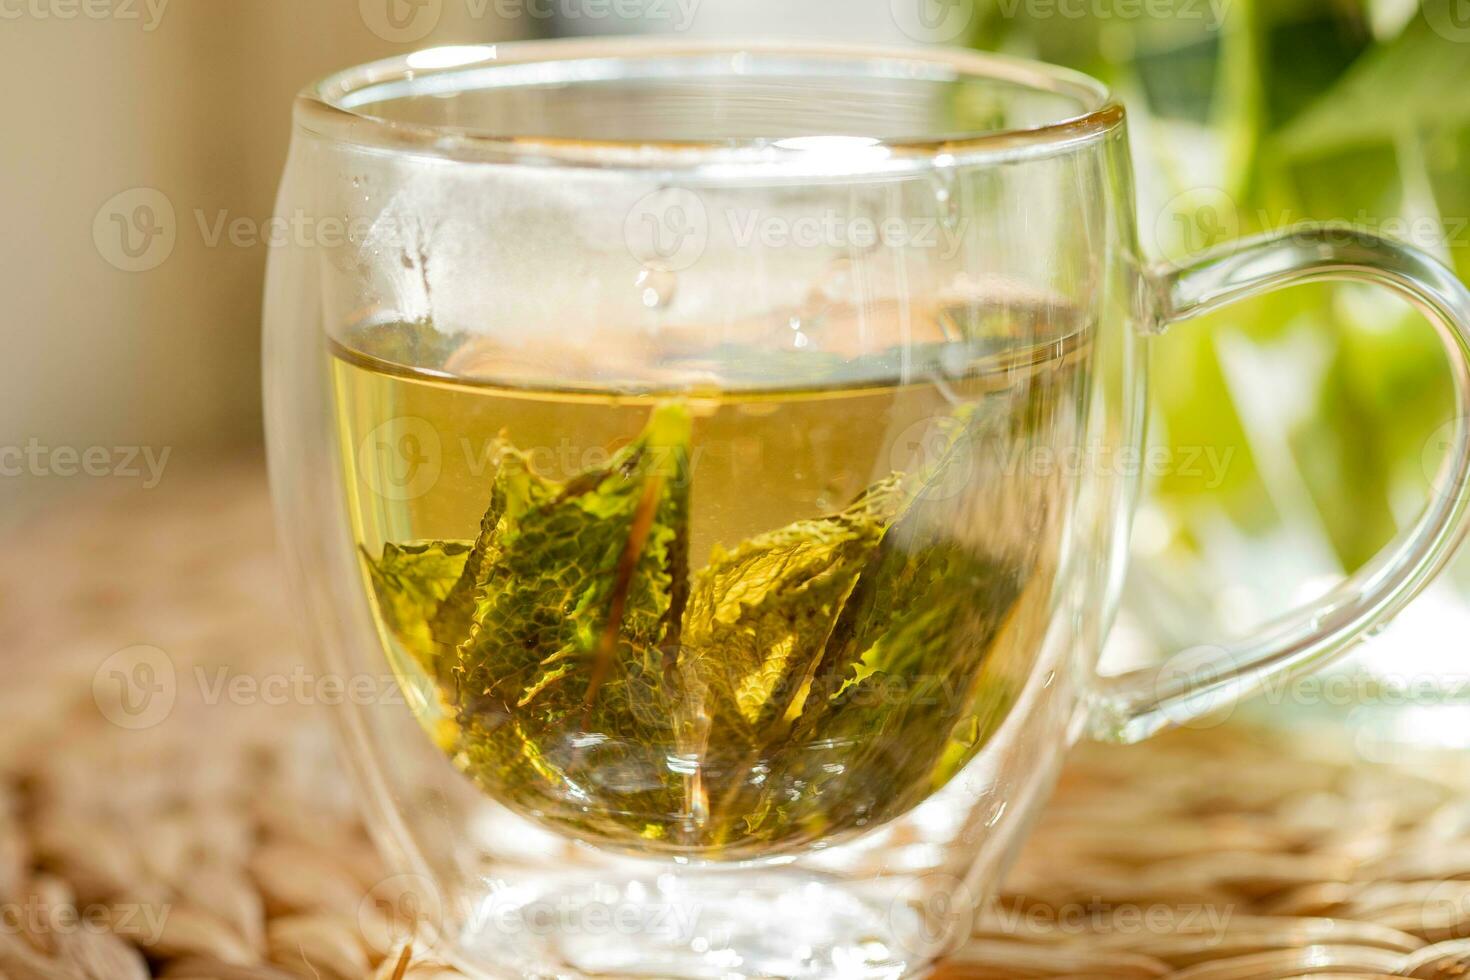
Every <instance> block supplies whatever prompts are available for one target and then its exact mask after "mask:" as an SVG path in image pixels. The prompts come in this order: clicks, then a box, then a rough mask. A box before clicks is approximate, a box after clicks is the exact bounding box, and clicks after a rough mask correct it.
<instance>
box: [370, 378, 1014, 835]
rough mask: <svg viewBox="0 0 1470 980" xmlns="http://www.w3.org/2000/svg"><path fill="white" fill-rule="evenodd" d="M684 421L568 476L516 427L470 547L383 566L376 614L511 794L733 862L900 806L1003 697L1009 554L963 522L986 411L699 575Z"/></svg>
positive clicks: (544, 813) (515, 799) (964, 745)
mask: <svg viewBox="0 0 1470 980" xmlns="http://www.w3.org/2000/svg"><path fill="white" fill-rule="evenodd" d="M691 436H692V419H691V417H690V415H689V413H688V411H687V410H686V409H685V408H683V407H682V406H681V405H678V404H670V405H665V406H662V407H660V408H658V409H655V411H654V412H653V414H652V416H651V417H650V420H649V422H648V424H647V426H646V427H645V429H644V431H643V432H642V433H641V434H640V435H639V436H638V437H637V438H636V439H635V440H634V441H633V442H632V443H631V444H629V445H628V446H627V447H626V448H625V449H623V450H622V451H621V452H619V453H618V454H617V455H616V456H615V457H614V458H613V459H612V460H611V461H610V462H609V463H608V464H607V465H606V466H603V467H597V468H594V469H591V470H588V471H586V472H583V473H580V474H577V475H575V476H573V477H571V478H570V479H569V480H567V481H565V482H558V481H555V480H549V479H546V478H544V477H541V476H539V475H537V474H536V473H535V472H534V471H533V470H532V468H531V465H530V462H529V458H528V456H527V455H526V454H525V453H523V452H521V451H519V450H517V449H516V448H514V447H513V446H511V445H510V444H509V443H508V442H506V443H504V444H503V445H502V446H501V449H500V453H499V463H498V468H497V470H496V474H495V479H494V483H493V485H492V486H491V487H490V494H489V496H490V501H489V505H488V507H487V508H486V511H485V513H484V516H483V518H482V520H481V526H480V532H479V535H478V537H477V539H476V540H475V542H474V543H473V545H470V544H467V543H444V542H435V543H431V544H426V545H417V546H408V547H404V548H398V547H396V546H391V545H390V546H389V547H388V548H386V549H385V551H384V557H383V559H382V560H381V561H380V562H377V563H372V565H373V576H374V583H375V589H376V590H377V593H378V599H379V605H380V607H381V608H383V609H384V613H383V615H384V619H385V621H387V622H389V623H390V627H391V628H392V629H393V631H394V632H395V634H396V635H399V637H400V639H401V640H402V641H403V642H404V644H405V646H408V647H409V648H410V649H414V650H416V651H420V652H419V653H418V654H416V655H418V656H420V657H421V658H422V659H423V661H424V662H425V663H426V669H427V670H430V671H435V672H436V673H435V676H437V678H438V679H439V683H440V684H441V686H443V687H445V688H446V689H448V690H450V691H452V692H453V701H454V704H453V706H452V709H451V710H452V712H453V714H454V718H455V721H456V722H457V725H454V726H450V727H451V728H452V733H451V736H450V737H451V738H452V741H453V744H452V746H450V750H451V751H452V752H453V753H454V754H455V755H456V758H457V761H458V763H459V765H460V766H461V767H462V768H463V769H464V770H465V771H466V772H468V773H469V774H470V775H471V776H472V777H473V778H475V779H476V781H477V782H479V783H480V785H482V786H483V787H484V788H485V789H486V790H487V791H488V792H490V793H491V794H492V795H494V796H495V797H496V798H497V799H500V800H501V801H502V802H505V803H507V804H509V805H511V806H514V807H516V808H518V809H521V810H522V811H524V812H528V813H532V814H535V815H538V816H541V817H543V818H548V819H551V820H553V821H554V822H556V823H558V824H559V825H561V826H563V827H564V828H571V829H577V830H580V831H582V832H584V833H586V834H587V835H588V836H590V837H592V838H593V839H597V840H601V841H604V842H627V841H629V839H630V837H632V836H636V837H638V838H643V839H657V840H659V841H661V842H663V843H665V844H667V845H670V846H673V847H676V848H679V849H683V850H691V851H698V852H701V853H708V854H718V855H720V856H723V857H737V856H742V855H749V854H757V853H760V852H761V851H762V849H763V848H768V847H770V846H771V845H773V844H779V845H784V846H789V845H793V844H797V843H801V842H806V841H811V840H814V839H817V838H820V837H824V836H830V834H832V833H835V832H838V831H841V830H843V829H855V828H860V827H863V826H867V825H870V824H872V823H874V822H877V821H881V820H884V819H887V818H889V817H892V816H895V815H897V814H898V813H901V812H903V811H904V810H907V809H909V808H910V807H912V806H913V805H915V804H916V803H918V802H919V801H920V800H921V799H922V798H923V797H924V796H925V795H927V793H929V792H931V791H932V790H933V789H934V788H937V787H938V786H940V785H942V784H943V783H944V782H945V781H946V780H948V779H949V778H950V776H951V775H953V774H954V773H955V772H957V771H958V770H959V769H960V768H961V767H962V766H963V765H964V764H965V763H967V762H968V761H969V760H970V759H971V758H972V757H973V756H974V753H975V751H977V750H978V748H979V747H980V746H981V745H983V744H984V742H985V741H986V739H988V737H989V735H990V733H991V732H993V730H994V728H995V726H996V725H997V724H998V723H999V721H1000V719H1002V718H1003V717H1004V716H1005V714H1006V712H1007V710H1008V708H1009V705H1010V703H1011V700H1012V697H1013V688H1012V686H1011V685H1010V683H1009V682H1008V680H1007V679H1006V678H1003V677H1000V676H999V675H998V674H996V673H995V672H994V671H992V670H991V667H992V665H991V660H992V659H994V658H991V657H989V656H988V655H987V648H988V647H989V646H991V645H992V644H993V643H994V642H995V638H996V636H997V634H998V632H999V631H1000V630H1001V629H1002V625H1003V621H1004V620H1005V618H1006V617H1007V616H1008V615H1009V610H1010V609H1011V608H1012V607H1013V606H1014V605H1015V603H1016V598H1017V594H1018V588H1019V584H1018V583H1019V582H1020V579H1021V572H1020V570H1019V567H1018V566H1017V565H1016V564H1015V563H1009V564H1008V563H1006V562H1003V561H1000V560H998V559H994V558H991V557H987V556H984V555H979V554H976V553H975V552H974V550H973V549H971V548H969V547H967V546H964V545H961V544H959V543H958V542H957V541H956V540H955V538H954V529H955V527H956V526H957V522H959V521H961V519H962V513H961V511H960V508H964V507H966V506H970V505H971V503H972V498H971V495H969V494H967V493H966V492H965V490H966V488H965V486H964V478H965V476H966V473H965V471H964V470H963V469H962V466H963V465H965V464H966V463H967V460H968V456H967V454H969V453H971V452H972V450H973V447H972V446H970V445H969V444H968V442H967V440H969V439H972V438H975V437H976V429H975V420H974V419H973V418H972V416H971V414H970V412H969V411H968V410H963V411H961V412H959V413H957V415H956V417H955V418H954V419H952V420H950V423H949V425H948V436H947V441H946V448H945V449H944V451H943V452H942V453H941V458H940V459H939V460H938V461H937V462H936V463H935V464H934V465H933V466H930V467H928V468H927V469H926V470H925V471H924V472H922V473H919V474H917V475H912V476H905V475H904V474H902V473H894V474H892V475H890V476H889V477H887V478H885V479H883V480H880V481H879V482H877V483H875V484H873V485H872V486H870V487H869V488H868V489H867V490H865V491H864V492H863V493H861V494H859V495H858V496H857V497H856V499H854V500H853V501H852V503H851V504H849V505H848V506H847V507H845V508H844V509H842V510H841V511H838V512H836V513H833V514H829V515H826V516H823V517H818V518H812V519H808V520H800V521H796V522H794V523H792V524H788V525H786V526H784V527H780V528H777V529H775V530H772V531H768V532H766V533H764V534H760V535H757V536H755V537H752V538H749V539H746V540H745V541H742V542H739V543H737V544H736V545H735V546H734V547H732V548H729V549H728V550H727V549H725V548H720V547H716V548H715V551H714V554H713V555H712V556H711V558H710V560H709V562H708V563H707V564H705V565H704V567H702V568H701V569H700V570H699V571H698V572H697V573H694V574H693V575H691V574H690V570H689V557H688V533H689V529H688V524H689V496H690V472H689V458H690V442H691ZM967 502H969V503H967ZM441 744H446V743H444V742H442V741H441Z"/></svg>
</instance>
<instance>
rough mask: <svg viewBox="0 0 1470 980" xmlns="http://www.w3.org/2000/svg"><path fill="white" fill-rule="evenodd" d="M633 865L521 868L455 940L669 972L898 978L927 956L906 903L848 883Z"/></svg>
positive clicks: (500, 952) (627, 970)
mask: <svg viewBox="0 0 1470 980" xmlns="http://www.w3.org/2000/svg"><path fill="white" fill-rule="evenodd" d="M641 872H643V869H639V872H635V873H630V874H627V875H624V876H615V875H609V874H608V873H607V869H602V870H601V871H599V872H597V873H596V874H595V878H594V876H593V874H591V873H589V874H587V875H576V874H575V873H572V874H566V875H565V876H559V877H558V878H556V879H550V878H548V876H545V875H544V874H543V875H542V876H538V877H536V878H534V879H533V878H531V877H530V876H528V877H527V880H526V881H525V882H524V885H525V887H524V888H522V887H512V888H509V889H505V890H503V891H501V892H499V893H497V895H496V896H494V897H492V898H490V899H487V900H486V901H485V903H484V904H483V905H482V907H481V910H480V912H481V914H480V915H479V916H476V924H475V925H474V926H473V932H468V933H466V934H464V935H462V936H461V944H460V948H461V949H462V950H463V951H464V953H465V954H466V955H467V956H469V957H470V958H471V959H472V960H475V961H478V962H483V963H497V964H503V965H504V966H505V967H507V968H511V969H514V970H518V971H525V970H526V969H531V970H532V971H533V972H536V973H541V972H547V973H550V974H552V975H556V976H567V975H570V976H582V977H601V976H609V975H612V976H626V977H664V978H674V980H685V978H688V980H704V978H712V980H733V978H742V977H784V978H802V980H815V978H819V977H843V978H854V980H857V978H872V980H879V978H881V980H897V978H900V977H905V976H909V975H912V974H914V973H916V972H917V971H919V970H920V969H921V968H922V967H924V966H925V965H927V963H928V962H929V957H928V956H924V955H922V954H918V955H916V954H915V953H914V952H913V951H912V947H913V945H914V944H913V943H912V942H911V941H906V937H908V939H911V938H912V937H914V936H916V935H918V934H920V930H919V929H918V924H917V921H916V919H917V916H916V915H915V913H914V911H913V909H911V908H909V907H908V906H907V905H906V904H904V903H902V902H891V901H884V900H881V899H880V900H872V899H869V898H868V897H866V896H860V895H857V894H854V883H853V882H850V881H842V880H841V879H837V878H831V879H824V878H823V877H821V876H818V875H815V874H812V873H811V872H795V871H782V870H773V871H761V872H752V871H751V870H750V869H748V868H747V869H744V870H742V871H741V872H740V873H739V874H738V875H737V874H722V873H719V872H703V871H668V872H665V873H661V874H660V873H654V874H648V873H641ZM533 882H534V883H533ZM517 884H518V886H519V885H520V884H522V883H517ZM510 949H514V950H515V951H516V953H517V954H518V955H517V956H516V961H515V962H507V958H506V954H507V951H508V950H510Z"/></svg>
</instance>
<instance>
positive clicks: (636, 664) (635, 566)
mask: <svg viewBox="0 0 1470 980" xmlns="http://www.w3.org/2000/svg"><path fill="white" fill-rule="evenodd" d="M690 430H691V421H690V417H689V414H688V412H687V410H686V409H684V408H683V407H682V406H679V405H665V406H662V407H660V408H658V409H656V410H655V411H654V413H653V416H652V418H651V419H650V421H649V424H648V426H647V428H646V429H645V430H644V432H643V433H642V434H641V435H640V436H639V437H638V439H637V440H635V441H634V442H633V443H632V444H630V445H629V446H627V447H626V448H625V449H623V450H622V451H621V452H619V453H618V454H617V455H616V456H615V457H614V458H613V459H612V461H611V462H610V463H609V465H608V466H607V467H606V468H604V469H599V470H593V471H589V472H587V473H583V474H581V475H579V476H577V477H575V478H574V479H572V480H570V481H568V482H566V483H556V482H554V481H549V480H545V479H542V478H540V477H538V476H536V475H535V474H534V473H532V472H531V470H530V467H529V464H528V463H527V461H526V458H525V457H524V456H523V455H521V454H520V453H517V452H514V451H510V452H508V453H507V454H506V456H505V458H504V459H503V460H502V463H501V466H500V468H499V470H498V471H497V474H496V485H495V488H494V492H493V495H492V496H493V501H492V504H491V507H490V510H489V512H488V513H487V516H486V521H485V525H486V527H488V528H490V529H489V530H488V532H482V535H481V540H480V542H478V543H477V545H476V547H475V553H474V554H473V555H472V556H471V558H470V559H469V562H467V565H466V567H467V568H468V567H469V566H470V564H474V565H476V566H477V567H478V568H479V572H478V575H477V577H478V579H479V582H478V584H477V585H476V586H475V587H474V589H473V593H472V601H473V612H472V615H471V624H470V630H469V634H468V636H467V637H466V639H465V640H464V641H463V642H462V643H461V644H460V646H459V648H458V649H457V650H456V652H455V657H456V661H457V664H456V668H455V674H456V679H457V687H458V709H459V721H460V725H461V728H462V729H463V732H464V736H463V743H464V749H465V752H466V758H467V760H468V763H469V769H470V771H471V773H472V774H473V775H474V776H475V777H476V778H477V779H479V780H480V781H481V782H482V783H484V784H486V785H487V788H490V789H492V790H493V791H494V792H495V794H496V795H497V797H499V798H501V799H502V800H506V801H507V802H511V803H513V804H514V803H520V804H522V805H524V806H526V807H528V808H534V809H538V810H544V809H545V808H546V807H547V806H550V807H552V808H554V809H556V810H558V811H561V812H564V814H565V815H566V816H567V817H568V818H571V819H577V820H580V819H582V816H583V811H584V810H585V809H586V804H587V802H588V801H589V800H593V799H596V800H598V801H600V802H599V806H598V807H597V808H596V810H598V811H602V810H612V811H615V812H618V813H619V814H620V815H623V816H624V817H625V820H629V821H636V820H637V819H640V818H646V819H647V822H648V823H649V824H650V825H651V826H653V825H654V822H655V821H656V819H657V818H658V817H660V816H662V815H664V814H668V813H677V812H679V811H680V810H681V809H682V808H683V807H684V806H685V804H684V799H685V788H684V780H685V778H686V777H684V776H681V775H679V774H676V773H674V772H672V771H671V770H670V769H669V767H668V765H667V757H668V755H669V753H670V751H671V750H672V747H673V744H674V724H675V722H674V718H675V709H676V704H677V700H678V699H677V694H676V691H675V689H674V686H673V682H672V680H671V677H670V675H671V673H672V672H671V671H666V669H665V666H666V659H667V660H668V662H669V663H672V660H673V652H672V651H673V649H674V648H675V645H676V644H677V642H678V624H679V618H680V615H681V614H682V612H683V608H682V604H683V597H684V589H685V586H684V584H683V583H684V582H685V581H687V567H688V565H687V557H686V555H685V550H686V547H687V546H686V534H687V525H688V492H689V474H688V460H689V440H690ZM492 525H493V526H492Z"/></svg>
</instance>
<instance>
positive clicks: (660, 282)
mask: <svg viewBox="0 0 1470 980" xmlns="http://www.w3.org/2000/svg"><path fill="white" fill-rule="evenodd" d="M633 284H634V285H635V286H637V287H638V295H639V299H641V300H642V301H643V305H644V306H645V307H647V308H648V309H650V310H657V309H662V308H663V307H665V306H668V305H669V304H670V303H672V302H673V301H674V288H675V287H676V286H677V285H678V279H677V278H676V277H675V276H674V274H673V273H672V272H669V271H668V270H667V269H655V268H653V267H651V266H646V267H644V268H642V269H640V270H638V278H636V279H635V280H633Z"/></svg>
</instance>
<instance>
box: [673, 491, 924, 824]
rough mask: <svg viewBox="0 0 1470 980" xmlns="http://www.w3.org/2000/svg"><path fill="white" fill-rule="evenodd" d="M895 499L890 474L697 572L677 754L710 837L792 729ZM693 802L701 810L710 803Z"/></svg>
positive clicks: (682, 656) (683, 652)
mask: <svg viewBox="0 0 1470 980" xmlns="http://www.w3.org/2000/svg"><path fill="white" fill-rule="evenodd" d="M902 504H903V491H902V480H901V478H900V477H899V476H897V475H895V476H892V477H890V478H888V479H886V480H884V481H882V482H881V483H878V484H875V485H874V486H873V487H871V488H870V489H869V490H868V491H867V492H865V493H863V494H862V495H861V496H859V497H858V499H857V500H855V501H854V502H853V503H852V504H851V505H850V506H849V507H847V508H846V509H845V510H843V511H841V512H840V513H837V514H833V515H830V516H828V517H822V518H818V519H816V520H808V521H798V522H796V523H794V524H790V525H788V526H786V527H783V528H780V529H778V530H775V531H771V532H768V533H766V534H761V535H758V536H756V537H754V538H750V539H749V540H747V541H744V542H742V543H741V544H740V545H739V546H738V547H736V548H735V549H734V550H733V551H729V552H727V551H724V550H723V549H718V548H717V549H716V551H715V554H714V555H713V556H712V558H711V559H710V563H709V564H708V565H707V566H706V567H705V568H703V569H702V570H700V571H699V572H698V573H697V574H696V575H695V576H694V583H693V587H692V589H691V592H690V598H689V605H688V608H687V610H686V612H685V615H684V630H683V638H682V639H683V643H682V646H681V648H680V651H679V661H678V662H679V676H680V679H681V682H682V685H683V692H684V697H685V700H684V702H683V703H682V704H681V705H680V711H681V714H682V716H683V718H684V719H685V723H684V725H683V726H682V729H681V735H682V744H681V750H682V751H683V752H684V754H685V755H686V756H688V757H689V758H692V759H696V760H698V764H699V768H700V775H701V777H702V778H701V790H702V791H703V793H704V794H705V795H706V796H709V797H713V805H714V808H715V809H714V812H713V813H711V814H709V816H710V818H712V819H708V820H707V821H706V826H705V828H704V829H705V832H706V833H709V832H710V831H712V830H713V828H714V826H715V825H718V824H719V823H721V821H722V819H723V818H725V817H728V816H730V814H729V813H728V811H729V810H730V808H731V804H732V798H731V794H732V793H736V794H738V793H739V792H740V789H739V785H740V784H741V783H743V782H744V781H745V780H746V779H747V778H748V777H749V776H750V775H751V774H752V773H753V772H754V771H755V767H756V766H757V765H758V764H759V762H760V759H761V757H762V756H763V755H764V754H765V753H766V752H768V751H769V750H770V748H771V746H772V745H775V744H779V743H780V741H781V740H782V739H783V738H784V736H785V733H786V732H787V731H789V728H790V717H789V716H790V715H791V713H792V712H793V711H795V710H796V709H797V707H798V706H799V704H800V701H801V699H802V697H803V696H804V694H805V690H806V686H807V684H809V683H810V680H811V673H812V670H813V669H814V668H815V666H816V664H817V663H818V661H819V660H820V659H821V656H822V651H823V650H824V649H825V648H826V645H827V640H828V637H829V636H831V633H832V628H833V626H834V625H836V623H837V618H838V616H839V614H840V613H841V612H842V608H843V604H844V603H845V602H846V601H847V598H848V596H849V595H850V594H851V593H852V590H853V587H854V586H855V585H856V584H857V580H858V574H859V573H860V572H861V571H862V569H863V567H864V566H865V565H866V564H867V563H868V562H869V560H870V559H871V557H872V555H873V554H874V553H875V551H876V550H877V547H878V542H879V541H880V540H881V539H882V537H883V532H884V530H885V529H886V528H887V527H888V525H889V523H890V522H891V521H892V519H893V516H894V514H895V513H896V512H897V511H898V509H899V508H900V507H901V506H902ZM697 804H698V806H699V808H700V810H701V811H702V812H706V813H708V811H709V807H710V805H711V804H710V801H709V800H707V799H704V798H701V799H699V800H698V801H697ZM737 816H738V814H737Z"/></svg>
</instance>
